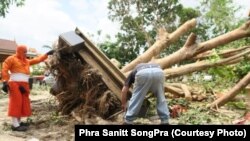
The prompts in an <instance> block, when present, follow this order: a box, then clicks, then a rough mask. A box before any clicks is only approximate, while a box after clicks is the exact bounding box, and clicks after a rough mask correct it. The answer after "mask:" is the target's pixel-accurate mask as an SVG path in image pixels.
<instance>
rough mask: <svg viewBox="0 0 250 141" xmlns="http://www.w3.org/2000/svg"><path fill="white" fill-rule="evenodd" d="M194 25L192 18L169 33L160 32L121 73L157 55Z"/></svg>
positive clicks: (194, 21)
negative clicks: (157, 37)
mask: <svg viewBox="0 0 250 141" xmlns="http://www.w3.org/2000/svg"><path fill="white" fill-rule="evenodd" d="M195 25H196V20H195V19H192V20H190V21H187V22H186V23H184V24H183V25H182V26H181V27H179V28H178V29H177V30H176V31H175V32H173V33H171V34H168V33H162V34H161V35H160V36H159V39H158V40H157V41H156V42H155V43H154V44H153V46H151V47H150V48H149V49H148V50H147V51H145V52H144V53H143V54H142V55H140V56H139V57H137V58H136V59H135V60H133V61H132V62H130V63H129V64H128V65H126V66H125V67H123V68H122V69H121V71H122V72H123V73H126V72H128V71H131V70H132V69H133V68H134V67H135V66H136V65H137V64H139V63H143V62H148V61H150V60H151V59H152V57H153V56H157V55H158V54H159V53H160V52H161V51H162V50H163V49H164V48H166V47H168V46H169V45H170V44H171V43H173V42H174V41H176V40H177V39H178V38H179V37H180V36H182V35H183V34H184V33H185V32H187V31H189V30H190V29H192V28H193V27H194V26H195Z"/></svg>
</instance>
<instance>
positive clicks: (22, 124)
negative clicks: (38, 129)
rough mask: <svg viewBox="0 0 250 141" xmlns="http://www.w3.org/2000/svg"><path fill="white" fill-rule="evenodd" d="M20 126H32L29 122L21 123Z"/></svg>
mask: <svg viewBox="0 0 250 141" xmlns="http://www.w3.org/2000/svg"><path fill="white" fill-rule="evenodd" d="M20 126H30V124H29V123H27V122H20Z"/></svg>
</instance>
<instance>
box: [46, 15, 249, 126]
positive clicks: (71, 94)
mask: <svg viewBox="0 0 250 141" xmlns="http://www.w3.org/2000/svg"><path fill="white" fill-rule="evenodd" d="M194 27H195V19H192V20H190V21H187V22H186V23H184V24H183V25H182V26H181V27H179V28H178V29H177V30H176V31H174V32H172V33H167V32H166V31H165V30H159V31H160V32H159V35H158V36H159V38H158V39H157V40H156V42H155V43H154V44H153V45H152V46H151V47H150V48H149V49H148V50H147V51H145V52H144V53H143V54H142V55H140V56H139V57H137V58H136V59H135V60H133V61H132V62H131V63H129V64H127V65H126V66H124V67H123V68H122V69H121V72H122V73H123V74H124V75H126V74H127V73H128V72H130V71H131V70H132V69H133V67H134V66H135V65H136V64H138V63H141V62H149V61H150V60H151V59H154V61H155V62H156V63H158V64H160V65H161V67H162V68H163V69H164V72H165V74H166V77H167V78H170V77H176V76H181V75H185V74H188V73H191V72H195V71H200V70H204V69H207V68H211V67H215V66H220V65H229V64H234V63H237V62H239V61H240V60H242V59H243V58H244V56H247V54H248V53H249V52H250V51H249V47H248V46H247V47H242V48H239V49H234V50H230V51H229V50H226V51H224V52H222V53H221V54H220V55H221V56H222V57H221V59H220V60H217V61H216V62H209V61H206V60H205V59H204V58H206V57H207V56H209V54H210V53H209V51H210V50H211V49H213V48H216V47H219V46H221V45H225V44H227V43H230V42H233V41H235V40H238V39H241V38H245V37H249V36H250V32H249V31H250V21H247V22H246V23H244V24H243V25H242V26H240V27H239V28H237V29H235V30H233V31H230V32H228V33H225V34H223V35H220V36H218V37H215V38H213V39H210V40H208V41H205V42H201V43H196V36H195V35H194V34H193V33H191V34H190V36H189V37H188V39H187V41H186V43H185V44H184V45H183V47H182V48H180V49H179V50H178V51H176V52H174V53H173V54H171V55H169V56H166V57H163V58H157V59H155V58H154V57H155V56H157V55H158V54H159V53H160V52H161V51H162V50H163V49H164V48H166V47H168V46H169V45H170V44H171V43H174V41H177V40H178V38H179V37H180V36H181V35H183V34H185V32H187V31H188V30H189V29H191V28H194ZM55 48H56V49H60V48H62V49H63V48H65V45H64V44H62V43H60V42H59V44H57V46H56V47H55ZM197 59H199V60H202V59H204V60H203V61H198V62H197V61H194V63H191V64H186V65H182V66H179V67H177V68H171V66H172V65H174V64H177V63H180V62H181V61H184V60H197ZM88 63H89V62H87V61H84V56H82V57H79V55H78V54H77V52H74V53H72V52H67V51H66V52H65V51H58V52H57V53H55V55H54V56H53V57H52V58H51V61H50V65H51V66H50V67H51V72H52V73H54V75H55V76H56V78H57V83H56V85H54V86H53V88H52V89H51V93H52V94H53V95H55V96H56V97H57V99H58V101H59V111H60V112H62V114H73V115H74V116H75V117H77V118H78V119H79V120H81V121H84V119H86V118H90V117H93V116H100V117H102V118H104V119H107V118H109V117H110V116H111V115H113V114H115V113H116V112H118V111H119V110H120V109H121V107H120V100H119V97H117V95H119V94H117V93H116V94H114V92H112V91H111V90H110V89H109V87H108V84H107V81H104V80H103V74H101V73H100V72H99V71H98V69H96V68H94V67H93V66H91V65H89V64H88ZM108 71H109V70H107V72H108ZM248 76H249V75H247V76H246V77H247V78H244V79H242V81H243V82H239V83H240V84H239V85H236V86H235V87H236V88H234V89H237V90H232V91H233V92H232V93H233V95H235V93H236V92H238V91H239V90H240V89H242V88H243V87H244V86H246V83H248V82H249V78H248ZM110 81H113V80H110ZM165 90H166V92H170V93H173V94H178V95H183V96H185V97H186V98H187V99H189V100H193V99H194V97H192V95H193V94H195V93H197V92H195V91H193V89H192V88H189V87H188V86H186V85H185V84H172V85H171V84H167V85H166V88H165ZM227 97H232V95H231V96H227ZM227 99H229V98H226V100H227ZM215 102H217V101H215ZM221 102H222V103H221ZM223 102H224V103H225V100H221V101H219V102H217V103H216V105H221V104H223Z"/></svg>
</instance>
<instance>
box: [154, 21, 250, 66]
mask: <svg viewBox="0 0 250 141" xmlns="http://www.w3.org/2000/svg"><path fill="white" fill-rule="evenodd" d="M249 36H250V21H248V22H247V23H245V24H244V25H242V26H241V27H239V28H237V29H235V30H233V31H231V32H228V33H225V34H224V35H221V36H218V37H216V38H213V39H211V40H208V41H206V42H202V43H199V44H196V43H195V40H196V35H195V34H193V33H191V34H190V35H189V37H188V39H187V41H186V43H185V45H184V46H183V47H182V48H181V49H179V50H178V51H176V52H175V53H173V54H171V55H169V56H167V57H165V58H161V59H158V60H156V63H158V64H160V65H161V67H162V68H163V69H166V68H168V67H170V66H172V65H174V64H177V63H179V62H181V61H183V60H187V59H191V58H193V57H194V56H196V55H198V54H200V53H203V52H205V51H208V50H211V49H213V48H215V47H217V46H221V45H225V44H227V43H230V42H232V41H235V40H238V39H241V38H244V37H249Z"/></svg>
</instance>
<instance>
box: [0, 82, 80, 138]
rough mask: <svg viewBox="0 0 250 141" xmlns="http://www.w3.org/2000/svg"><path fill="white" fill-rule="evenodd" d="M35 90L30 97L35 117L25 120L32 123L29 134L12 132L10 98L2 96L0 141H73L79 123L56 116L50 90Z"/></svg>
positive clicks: (0, 104)
mask: <svg viewBox="0 0 250 141" xmlns="http://www.w3.org/2000/svg"><path fill="white" fill-rule="evenodd" d="M34 89H35V90H34ZM34 89H33V90H32V94H31V96H30V99H31V102H32V109H33V115H32V116H31V117H30V118H26V119H24V121H28V122H30V123H31V125H30V129H29V130H28V131H27V132H14V131H11V129H10V125H11V120H10V118H9V117H8V116H7V106H8V97H7V95H3V94H1V97H0V115H1V116H0V141H9V140H12V141H38V140H39V141H57V140H60V141H71V140H72V141H73V140H74V125H75V124H77V122H76V121H75V120H74V119H73V118H69V117H63V116H59V115H57V114H56V103H55V99H54V98H53V96H51V95H50V94H49V93H48V88H46V87H40V90H37V88H36V87H35V88H34Z"/></svg>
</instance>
